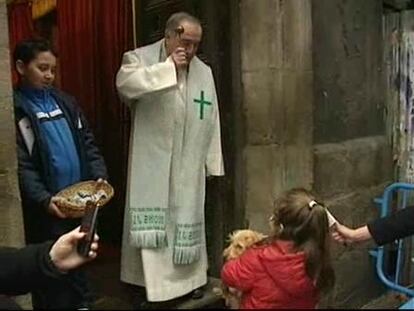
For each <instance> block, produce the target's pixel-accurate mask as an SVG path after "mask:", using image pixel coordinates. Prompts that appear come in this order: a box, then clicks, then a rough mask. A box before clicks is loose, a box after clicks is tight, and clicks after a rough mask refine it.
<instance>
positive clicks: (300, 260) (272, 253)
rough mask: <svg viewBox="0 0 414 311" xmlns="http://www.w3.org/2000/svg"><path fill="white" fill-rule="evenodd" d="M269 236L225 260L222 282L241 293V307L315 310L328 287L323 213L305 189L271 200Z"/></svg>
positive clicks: (331, 280) (330, 275)
mask: <svg viewBox="0 0 414 311" xmlns="http://www.w3.org/2000/svg"><path fill="white" fill-rule="evenodd" d="M270 222H271V226H272V229H273V234H272V236H271V237H270V238H268V239H267V240H266V241H265V242H263V243H260V244H259V245H256V246H253V247H252V248H250V249H248V250H247V251H246V252H245V253H244V254H243V255H242V256H240V257H239V258H237V259H234V260H230V261H228V262H226V263H225V264H224V266H223V269H222V271H221V278H222V280H223V282H224V283H225V284H226V285H227V286H230V287H234V288H236V289H238V290H240V291H241V292H242V298H241V305H240V307H241V309H265V308H271V309H275V308H281V309H291V308H300V309H304V308H308V309H310V308H316V307H317V304H318V301H319V298H320V293H321V292H324V291H325V290H328V289H331V288H332V287H333V285H334V273H333V269H332V267H331V264H330V256H329V227H328V217H327V213H326V209H325V208H324V206H323V205H321V204H320V203H318V202H317V201H315V198H314V196H313V195H312V194H311V193H310V192H308V191H307V190H305V189H292V190H290V191H287V192H285V193H284V194H283V195H282V196H281V197H280V198H279V199H277V200H276V201H275V204H274V211H273V215H272V216H271V218H270Z"/></svg>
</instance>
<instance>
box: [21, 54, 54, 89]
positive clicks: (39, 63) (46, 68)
mask: <svg viewBox="0 0 414 311" xmlns="http://www.w3.org/2000/svg"><path fill="white" fill-rule="evenodd" d="M16 68H17V71H18V72H19V74H20V76H21V77H22V79H23V81H24V82H25V83H27V84H29V85H30V86H31V87H33V88H36V89H42V88H46V87H49V86H51V85H52V84H53V81H54V80H55V70H56V57H55V56H54V55H53V54H52V52H49V51H46V52H40V53H39V54H37V56H36V58H34V59H33V60H32V61H30V62H29V63H28V64H24V63H23V62H22V61H20V60H18V61H17V62H16Z"/></svg>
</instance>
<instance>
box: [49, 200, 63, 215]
mask: <svg viewBox="0 0 414 311" xmlns="http://www.w3.org/2000/svg"><path fill="white" fill-rule="evenodd" d="M56 201H57V198H56V197H52V198H51V199H50V202H49V206H48V207H47V211H48V212H49V214H51V215H53V216H56V217H58V218H66V215H65V214H64V213H62V211H61V210H60V209H59V207H57V205H56V203H55V202H56Z"/></svg>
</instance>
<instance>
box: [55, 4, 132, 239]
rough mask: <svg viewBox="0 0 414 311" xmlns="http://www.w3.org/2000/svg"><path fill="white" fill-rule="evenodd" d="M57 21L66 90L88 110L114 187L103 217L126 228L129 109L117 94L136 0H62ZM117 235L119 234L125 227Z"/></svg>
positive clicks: (58, 6)
mask: <svg viewBox="0 0 414 311" xmlns="http://www.w3.org/2000/svg"><path fill="white" fill-rule="evenodd" d="M57 24H58V40H59V65H60V79H61V86H62V89H63V90H65V91H67V92H68V93H70V94H71V95H73V96H75V97H76V98H77V100H78V102H79V104H80V106H81V107H82V109H83V111H84V112H85V114H86V117H87V119H88V120H89V122H90V124H91V127H92V129H93V130H94V133H95V136H96V139H97V142H98V144H99V147H100V149H101V151H102V153H103V155H104V157H105V161H106V163H107V166H108V171H109V176H110V180H109V181H110V183H111V184H112V185H113V186H114V187H115V197H114V199H113V200H112V205H111V206H112V207H109V208H105V209H103V211H102V213H101V216H102V217H106V218H108V219H112V220H113V221H117V222H119V224H118V225H115V226H114V227H113V228H116V229H118V230H122V213H123V206H124V196H125V184H126V168H127V156H128V140H129V114H128V110H127V108H126V107H125V106H124V105H123V104H122V103H121V102H120V101H119V99H118V96H117V93H116V89H115V75H116V72H117V70H118V68H119V66H120V64H121V60H122V54H123V53H124V52H125V51H126V50H129V49H131V48H132V46H133V38H132V1H130V0H88V1H85V0H58V1H57ZM105 215H106V216H105ZM113 221H112V225H114V224H113ZM112 234H113V236H117V238H119V237H120V236H121V231H120V232H118V234H117V233H116V232H112Z"/></svg>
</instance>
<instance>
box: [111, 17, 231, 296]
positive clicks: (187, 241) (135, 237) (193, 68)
mask: <svg viewBox="0 0 414 311" xmlns="http://www.w3.org/2000/svg"><path fill="white" fill-rule="evenodd" d="M201 36H202V28H201V25H200V22H199V21H198V20H197V19H196V18H194V17H193V16H191V15H188V14H187V13H176V14H173V15H172V16H171V17H170V19H169V20H168V21H167V24H166V30H165V37H164V39H162V40H160V41H158V42H156V43H154V44H151V45H148V46H144V47H141V48H138V49H135V50H133V51H128V52H126V53H125V54H124V56H123V63H122V66H121V68H120V69H119V71H118V73H117V77H116V86H117V89H118V92H119V94H120V97H121V98H122V99H123V100H124V101H125V102H126V103H127V104H128V105H129V107H130V109H131V122H132V127H131V139H130V153H129V168H128V185H127V187H128V188H127V199H126V207H125V216H124V228H123V239H122V259H121V280H122V281H124V282H126V283H129V284H134V285H139V286H145V288H146V295H147V300H148V301H154V302H156V301H166V300H170V299H173V298H176V297H180V296H183V295H185V294H187V293H190V292H191V291H193V290H194V289H197V288H200V287H202V286H204V285H205V284H206V283H207V252H206V240H205V223H204V199H205V179H206V176H221V175H224V168H223V156H222V149H221V138H220V118H219V108H218V104H217V95H216V90H215V84H214V79H213V75H212V72H211V69H210V67H209V66H207V65H206V64H205V63H203V62H202V61H201V60H200V59H199V58H197V57H196V56H195V54H196V52H197V48H198V45H199V43H200V41H201Z"/></svg>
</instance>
